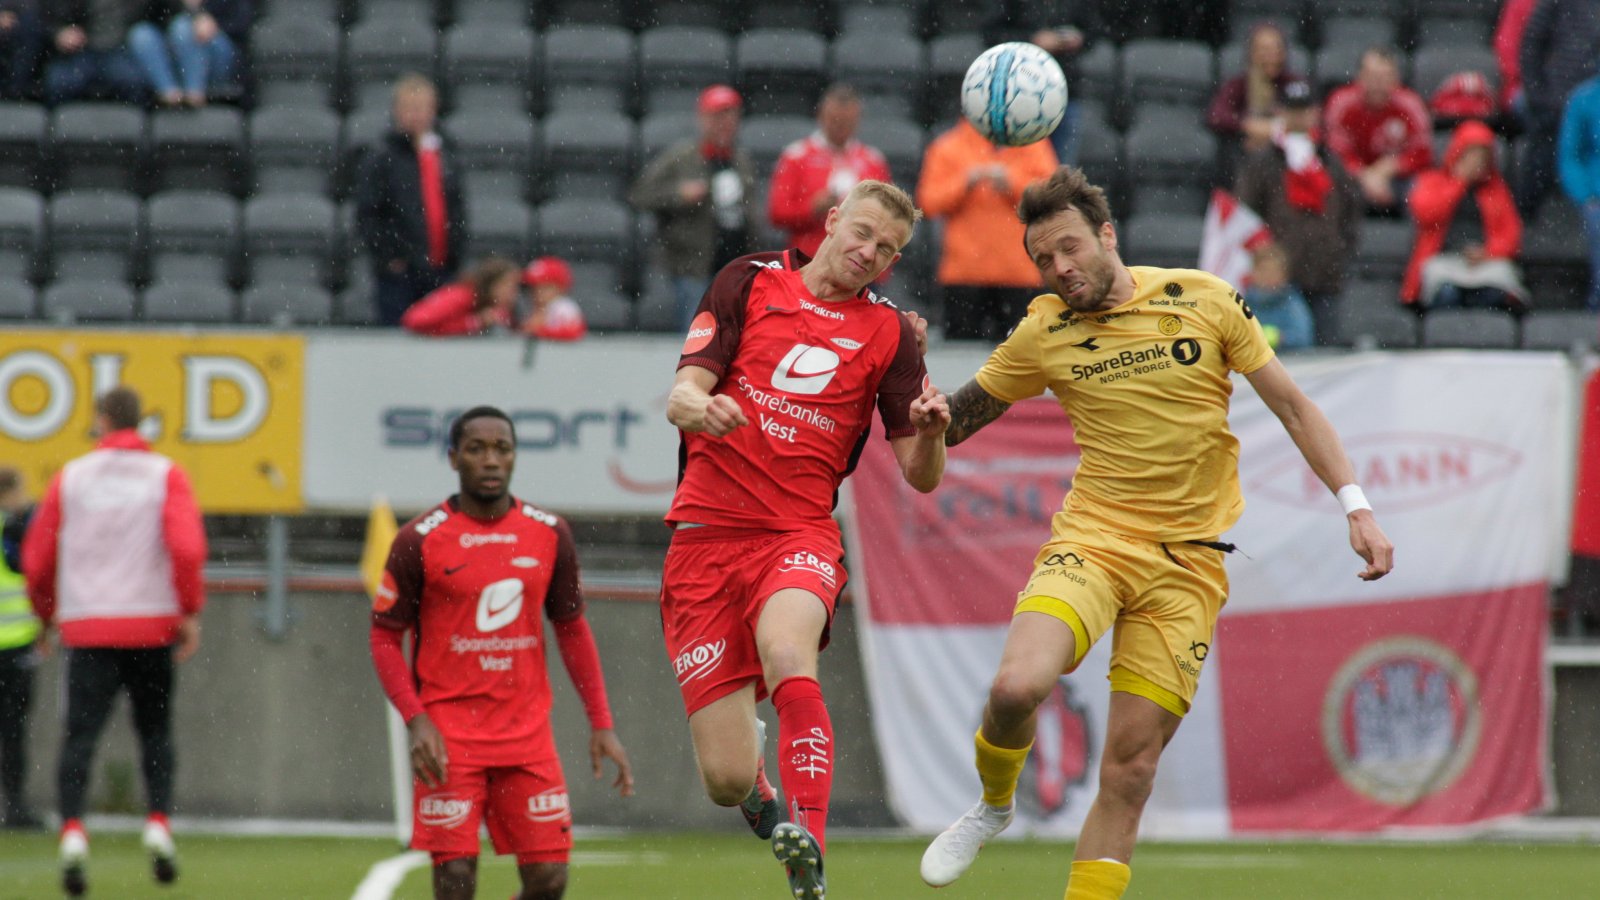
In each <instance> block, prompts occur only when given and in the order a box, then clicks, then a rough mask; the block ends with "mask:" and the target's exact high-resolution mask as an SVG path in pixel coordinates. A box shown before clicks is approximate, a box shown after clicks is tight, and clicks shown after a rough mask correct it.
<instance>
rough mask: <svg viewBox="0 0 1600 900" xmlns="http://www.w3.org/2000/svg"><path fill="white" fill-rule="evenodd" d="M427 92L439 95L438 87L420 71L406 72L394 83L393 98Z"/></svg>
mask: <svg viewBox="0 0 1600 900" xmlns="http://www.w3.org/2000/svg"><path fill="white" fill-rule="evenodd" d="M422 92H427V93H429V94H432V95H434V96H435V97H437V96H439V89H438V88H437V87H435V86H434V83H433V79H431V78H429V77H428V76H426V75H423V74H422V73H421V72H407V73H405V74H404V75H401V76H400V78H399V79H398V80H396V81H395V83H394V94H393V97H394V99H396V100H398V99H400V98H401V97H404V96H405V95H407V94H418V93H422Z"/></svg>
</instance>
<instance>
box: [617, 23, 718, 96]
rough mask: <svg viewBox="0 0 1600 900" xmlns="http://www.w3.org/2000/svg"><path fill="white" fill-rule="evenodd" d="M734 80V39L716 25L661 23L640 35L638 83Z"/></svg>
mask: <svg viewBox="0 0 1600 900" xmlns="http://www.w3.org/2000/svg"><path fill="white" fill-rule="evenodd" d="M732 80H733V42H732V41H730V40H729V39H728V36H727V35H726V34H724V33H723V32H722V31H720V30H718V29H715V28H691V27H686V26H672V25H668V26H663V27H660V28H652V29H650V30H648V31H646V32H644V34H642V35H640V36H639V84H640V85H641V86H645V87H648V88H662V87H688V88H696V89H699V88H703V87H705V86H706V85H710V84H726V83H728V82H731V81H732Z"/></svg>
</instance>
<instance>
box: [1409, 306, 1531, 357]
mask: <svg viewBox="0 0 1600 900" xmlns="http://www.w3.org/2000/svg"><path fill="white" fill-rule="evenodd" d="M1422 346H1424V347H1464V348H1469V349H1475V350H1510V349H1512V348H1514V347H1516V346H1517V323H1516V320H1515V319H1513V318H1511V316H1510V315H1508V314H1506V313H1503V312H1500V311H1498V310H1492V309H1433V310H1429V311H1428V314H1427V315H1425V316H1423V317H1422Z"/></svg>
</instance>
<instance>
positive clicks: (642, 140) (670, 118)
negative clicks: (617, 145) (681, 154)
mask: <svg viewBox="0 0 1600 900" xmlns="http://www.w3.org/2000/svg"><path fill="white" fill-rule="evenodd" d="M699 127H700V126H699V124H698V123H697V121H696V120H695V116H694V113H693V112H686V113H685V112H653V113H651V114H649V115H647V116H645V117H644V120H643V121H642V122H640V123H639V159H640V161H641V163H642V164H643V165H649V163H650V160H652V159H655V158H656V156H658V155H659V154H660V153H661V152H662V151H663V150H666V149H667V148H668V147H670V146H672V145H673V144H676V143H677V142H678V141H681V140H684V139H687V138H693V137H696V136H698V135H699V133H700V132H699Z"/></svg>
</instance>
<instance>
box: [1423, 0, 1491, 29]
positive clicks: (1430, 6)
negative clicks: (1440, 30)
mask: <svg viewBox="0 0 1600 900" xmlns="http://www.w3.org/2000/svg"><path fill="white" fill-rule="evenodd" d="M1413 2H1414V3H1415V5H1416V14H1417V16H1418V17H1419V18H1421V19H1424V20H1426V19H1473V20H1476V21H1479V22H1485V23H1489V24H1493V23H1494V21H1495V17H1496V16H1497V15H1499V13H1500V7H1501V5H1502V4H1501V2H1500V0H1413Z"/></svg>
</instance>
